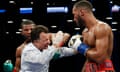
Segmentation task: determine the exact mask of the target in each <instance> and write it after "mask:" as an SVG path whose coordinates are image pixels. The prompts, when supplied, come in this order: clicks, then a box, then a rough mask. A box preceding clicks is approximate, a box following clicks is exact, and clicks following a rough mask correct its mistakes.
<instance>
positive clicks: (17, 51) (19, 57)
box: [15, 42, 27, 72]
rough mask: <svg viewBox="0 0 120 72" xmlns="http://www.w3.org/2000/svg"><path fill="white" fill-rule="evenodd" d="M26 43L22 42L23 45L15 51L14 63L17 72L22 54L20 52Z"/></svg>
mask: <svg viewBox="0 0 120 72" xmlns="http://www.w3.org/2000/svg"><path fill="white" fill-rule="evenodd" d="M26 44H27V43H26V42H24V43H23V44H21V45H20V46H19V47H18V48H17V50H16V62H15V69H16V71H17V72H19V70H20V64H21V53H22V50H23V48H24V46H25V45H26Z"/></svg>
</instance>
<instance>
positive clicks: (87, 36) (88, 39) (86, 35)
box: [83, 30, 95, 47]
mask: <svg viewBox="0 0 120 72" xmlns="http://www.w3.org/2000/svg"><path fill="white" fill-rule="evenodd" d="M83 41H84V42H85V43H86V44H88V45H89V46H92V47H93V46H95V35H94V32H93V31H92V30H91V31H87V32H83Z"/></svg>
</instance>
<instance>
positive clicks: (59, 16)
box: [0, 0, 120, 72]
mask: <svg viewBox="0 0 120 72" xmlns="http://www.w3.org/2000/svg"><path fill="white" fill-rule="evenodd" d="M12 1H14V2H15V3H9V2H10V0H0V9H5V10H6V12H5V13H0V42H1V44H0V72H1V71H2V69H3V68H2V66H3V63H4V61H5V60H7V59H11V60H12V63H13V65H14V63H15V51H16V48H17V46H19V45H20V44H21V43H22V42H23V40H21V35H20V34H17V33H16V32H19V28H20V23H21V21H22V19H32V20H33V21H34V22H35V23H36V24H42V25H45V26H47V27H48V28H49V30H50V32H57V31H58V30H62V31H64V32H68V33H70V34H71V35H73V34H76V33H80V34H81V31H82V30H75V29H74V28H75V27H76V25H75V23H74V22H68V21H67V20H72V19H73V15H72V11H71V10H72V6H73V4H74V3H75V2H77V1H78V0H76V1H72V0H12ZM89 1H90V2H91V3H92V4H93V7H94V8H95V9H96V10H95V11H94V14H95V16H96V18H98V19H100V20H102V21H104V22H107V23H108V24H109V25H110V26H111V27H112V28H113V29H117V30H116V31H113V33H114V49H113V54H112V57H111V59H112V61H113V64H114V67H115V69H116V72H120V69H119V68H120V54H119V52H120V45H119V43H120V38H119V37H120V10H119V11H118V12H112V11H111V8H112V6H113V5H119V6H120V1H118V0H89ZM111 1H112V3H111ZM31 2H33V4H31ZM48 3H49V5H47V4H48ZM48 6H53V7H55V6H58V7H61V6H63V7H64V6H67V7H68V9H69V10H68V13H47V10H46V9H47V7H48ZM21 7H32V8H33V12H32V13H31V14H20V12H19V8H21ZM119 9H120V8H119ZM106 17H112V19H106ZM8 21H13V23H8ZM112 22H117V23H118V24H112ZM52 25H56V26H57V28H52V27H51V26H52ZM66 45H67V44H66ZM84 61H85V57H84V56H82V55H80V54H78V55H74V56H70V57H64V58H61V59H58V60H55V61H54V60H52V61H51V63H50V72H68V71H69V72H80V70H81V68H82V66H83V64H84ZM61 65H62V67H61Z"/></svg>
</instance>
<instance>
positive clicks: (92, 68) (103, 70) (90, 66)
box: [85, 60, 114, 72]
mask: <svg viewBox="0 0 120 72" xmlns="http://www.w3.org/2000/svg"><path fill="white" fill-rule="evenodd" d="M85 68H86V69H85V72H114V67H113V64H112V61H111V60H105V61H104V62H103V63H101V64H97V63H94V62H88V63H87V64H86V67H85Z"/></svg>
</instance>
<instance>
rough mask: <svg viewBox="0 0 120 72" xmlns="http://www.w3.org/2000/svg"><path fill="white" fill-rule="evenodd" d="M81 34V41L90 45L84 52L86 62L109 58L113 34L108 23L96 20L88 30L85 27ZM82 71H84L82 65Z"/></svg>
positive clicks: (100, 61) (99, 61)
mask: <svg viewBox="0 0 120 72" xmlns="http://www.w3.org/2000/svg"><path fill="white" fill-rule="evenodd" d="M82 35H83V42H84V43H86V44H87V45H89V46H90V48H89V50H88V51H87V53H86V56H87V61H86V63H87V62H96V63H102V62H103V61H104V60H106V59H110V58H111V54H112V49H113V34H112V30H111V28H110V27H109V26H108V24H106V23H103V22H100V21H97V22H96V25H94V26H93V27H92V28H90V29H89V30H88V29H87V28H85V30H84V31H83V33H82ZM86 63H85V64H86ZM84 66H85V65H84ZM82 72H85V71H84V67H83V71H82Z"/></svg>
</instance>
